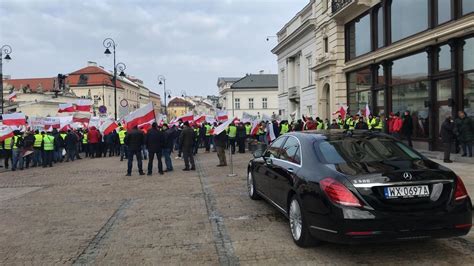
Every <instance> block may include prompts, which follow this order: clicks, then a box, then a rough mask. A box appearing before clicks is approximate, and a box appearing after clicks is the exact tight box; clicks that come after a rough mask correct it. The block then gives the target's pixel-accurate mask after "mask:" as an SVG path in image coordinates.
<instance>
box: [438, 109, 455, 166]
mask: <svg viewBox="0 0 474 266" xmlns="http://www.w3.org/2000/svg"><path fill="white" fill-rule="evenodd" d="M440 136H441V141H442V142H443V144H444V162H445V163H452V162H453V161H451V159H450V156H451V147H452V144H453V142H454V121H453V119H452V118H451V116H448V117H446V119H445V120H444V122H443V124H442V125H441V130H440Z"/></svg>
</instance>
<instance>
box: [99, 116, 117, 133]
mask: <svg viewBox="0 0 474 266" xmlns="http://www.w3.org/2000/svg"><path fill="white" fill-rule="evenodd" d="M116 128H118V124H117V122H115V121H114V120H112V119H109V120H106V121H105V122H104V123H103V124H102V125H101V126H100V132H102V134H104V135H108V134H110V133H111V132H113V131H114V130H115V129H116Z"/></svg>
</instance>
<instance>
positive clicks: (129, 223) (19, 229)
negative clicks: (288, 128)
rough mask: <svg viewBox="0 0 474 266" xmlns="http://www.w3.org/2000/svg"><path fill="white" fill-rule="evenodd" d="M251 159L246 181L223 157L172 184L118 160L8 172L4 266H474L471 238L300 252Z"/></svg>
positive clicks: (0, 211)
mask: <svg viewBox="0 0 474 266" xmlns="http://www.w3.org/2000/svg"><path fill="white" fill-rule="evenodd" d="M249 157H250V155H249V154H244V155H236V156H235V157H234V162H235V172H236V173H237V174H238V176H237V177H228V176H227V174H228V173H229V168H217V167H215V165H216V164H217V156H216V154H215V153H210V154H199V155H198V157H197V164H198V170H197V171H195V172H182V171H181V168H182V167H183V162H182V161H181V160H175V161H174V163H175V171H174V172H171V173H166V174H165V175H163V176H160V175H157V174H154V175H153V176H151V177H150V176H139V175H138V173H137V171H135V172H134V173H133V174H134V175H133V176H131V177H125V170H126V165H125V162H123V163H121V162H119V161H118V159H117V158H106V159H84V160H81V161H78V162H74V163H63V164H59V165H57V166H55V167H53V168H47V169H43V168H37V169H29V170H26V171H19V172H15V173H12V172H3V173H0V234H1V237H0V247H1V248H0V264H34V265H40V264H145V265H151V264H160V265H169V264H189V265H199V264H201V265H202V264H205V265H216V264H234V265H236V264H241V265H246V264H266V265H268V264H341V265H342V264H344V265H346V264H359V263H363V264H380V263H384V264H414V263H419V264H426V265H431V264H446V265H448V264H451V265H453V264H454V265H456V264H472V263H473V259H474V244H473V242H474V239H473V238H472V235H470V236H468V237H465V238H453V239H445V240H432V241H423V242H403V243H393V244H383V245H360V246H344V245H335V244H322V245H320V246H317V247H313V248H308V249H301V248H298V247H297V246H296V245H294V244H293V242H292V240H291V236H290V232H289V229H288V224H287V221H286V220H285V219H284V217H283V215H281V214H279V213H278V212H277V211H276V210H275V209H274V208H272V207H271V206H270V205H268V204H267V203H265V202H264V201H252V200H250V199H249V198H248V196H247V193H246V181H245V171H246V166H247V163H248V159H249ZM146 162H147V161H145V165H146ZM471 172H472V170H471ZM467 173H469V172H467ZM460 175H462V174H460ZM466 183H467V182H466Z"/></svg>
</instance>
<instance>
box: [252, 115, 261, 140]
mask: <svg viewBox="0 0 474 266" xmlns="http://www.w3.org/2000/svg"><path fill="white" fill-rule="evenodd" d="M259 128H260V122H259V121H258V119H255V120H254V121H253V122H252V129H251V130H250V135H253V136H255V135H257V133H258V130H259Z"/></svg>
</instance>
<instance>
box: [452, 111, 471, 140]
mask: <svg viewBox="0 0 474 266" xmlns="http://www.w3.org/2000/svg"><path fill="white" fill-rule="evenodd" d="M456 129H457V131H458V139H459V141H460V142H464V143H466V142H472V141H474V121H473V120H472V118H470V117H467V116H466V117H464V119H461V118H458V119H456Z"/></svg>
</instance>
